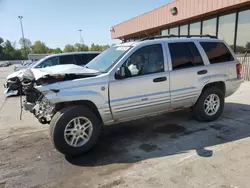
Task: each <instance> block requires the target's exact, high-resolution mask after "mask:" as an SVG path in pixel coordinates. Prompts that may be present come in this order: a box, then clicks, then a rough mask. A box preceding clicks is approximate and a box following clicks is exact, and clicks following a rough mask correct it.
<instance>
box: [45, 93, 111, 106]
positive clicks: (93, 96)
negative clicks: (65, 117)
mask: <svg viewBox="0 0 250 188" xmlns="http://www.w3.org/2000/svg"><path fill="white" fill-rule="evenodd" d="M45 97H46V98H47V99H48V100H49V101H50V102H51V103H52V104H57V103H62V102H71V101H80V100H89V101H92V102H93V103H94V104H96V106H97V107H98V106H102V105H104V104H106V103H108V101H106V99H105V98H104V96H103V95H101V94H100V93H98V92H95V91H88V90H84V91H82V90H76V91H74V90H73V91H72V90H60V91H59V92H53V91H52V92H48V93H47V94H45Z"/></svg>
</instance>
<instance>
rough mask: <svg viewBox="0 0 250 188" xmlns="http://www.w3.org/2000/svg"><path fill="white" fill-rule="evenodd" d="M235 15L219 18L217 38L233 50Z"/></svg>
mask: <svg viewBox="0 0 250 188" xmlns="http://www.w3.org/2000/svg"><path fill="white" fill-rule="evenodd" d="M235 18H236V13H233V14H228V15H225V16H220V17H219V30H218V37H219V38H220V39H222V40H224V41H226V42H227V44H228V45H229V46H230V47H231V48H232V49H233V46H234V34H235Z"/></svg>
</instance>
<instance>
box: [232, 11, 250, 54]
mask: <svg viewBox="0 0 250 188" xmlns="http://www.w3.org/2000/svg"><path fill="white" fill-rule="evenodd" d="M249 33H250V10H246V11H242V12H239V18H238V32H237V40H236V49H235V51H236V53H245V52H246V50H247V49H249V50H250V35H249Z"/></svg>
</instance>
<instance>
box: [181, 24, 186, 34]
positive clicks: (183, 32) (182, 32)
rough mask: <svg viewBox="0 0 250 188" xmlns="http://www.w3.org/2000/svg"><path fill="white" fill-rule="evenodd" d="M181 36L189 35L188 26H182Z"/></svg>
mask: <svg viewBox="0 0 250 188" xmlns="http://www.w3.org/2000/svg"><path fill="white" fill-rule="evenodd" d="M180 35H188V25H182V26H180Z"/></svg>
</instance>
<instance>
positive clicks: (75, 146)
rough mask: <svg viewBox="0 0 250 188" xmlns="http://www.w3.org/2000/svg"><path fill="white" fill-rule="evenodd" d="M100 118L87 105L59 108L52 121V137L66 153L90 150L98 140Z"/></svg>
mask: <svg viewBox="0 0 250 188" xmlns="http://www.w3.org/2000/svg"><path fill="white" fill-rule="evenodd" d="M100 130H101V121H100V119H99V118H98V117H97V116H96V115H95V114H94V113H93V112H92V111H91V110H89V109H88V108H87V107H85V106H70V107H66V108H63V109H61V110H59V111H58V112H57V113H56V114H55V115H54V116H53V118H52V120H51V122H50V139H51V142H52V144H53V145H54V147H55V148H56V149H57V150H58V151H59V152H61V153H62V154H64V155H67V156H77V155H80V154H83V153H85V152H88V151H89V150H90V149H91V148H92V147H93V146H94V145H95V144H96V142H97V140H98V138H99V135H100Z"/></svg>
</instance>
